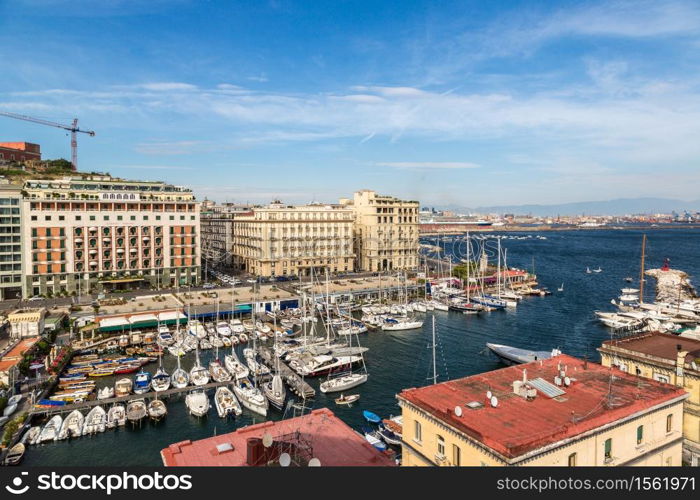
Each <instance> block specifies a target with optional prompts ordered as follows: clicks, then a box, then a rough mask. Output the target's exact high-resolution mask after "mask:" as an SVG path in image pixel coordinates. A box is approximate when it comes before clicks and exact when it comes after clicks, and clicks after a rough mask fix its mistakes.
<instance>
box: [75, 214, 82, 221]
mask: <svg viewBox="0 0 700 500" xmlns="http://www.w3.org/2000/svg"><path fill="white" fill-rule="evenodd" d="M75 220H83V216H82V215H76V216H75Z"/></svg>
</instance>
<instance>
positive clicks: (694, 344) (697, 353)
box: [601, 332, 700, 364]
mask: <svg viewBox="0 0 700 500" xmlns="http://www.w3.org/2000/svg"><path fill="white" fill-rule="evenodd" d="M678 346H680V347H681V350H682V351H688V355H687V356H686V362H690V361H694V360H695V359H697V358H700V340H695V339H690V338H686V337H679V336H678V335H671V334H669V333H661V332H649V333H641V334H638V335H631V336H629V337H625V338H621V339H614V340H606V341H604V342H603V346H602V347H601V349H603V350H605V349H606V348H616V347H617V348H620V349H625V350H627V351H634V352H638V353H640V354H647V355H649V356H656V357H659V358H664V359H667V360H670V361H672V362H673V363H674V364H675V362H676V356H677V355H678Z"/></svg>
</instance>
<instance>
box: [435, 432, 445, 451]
mask: <svg viewBox="0 0 700 500" xmlns="http://www.w3.org/2000/svg"><path fill="white" fill-rule="evenodd" d="M437 452H438V455H440V456H441V457H444V456H445V438H443V437H442V436H441V435H440V434H438V435H437Z"/></svg>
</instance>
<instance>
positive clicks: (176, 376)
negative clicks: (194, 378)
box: [170, 356, 190, 389]
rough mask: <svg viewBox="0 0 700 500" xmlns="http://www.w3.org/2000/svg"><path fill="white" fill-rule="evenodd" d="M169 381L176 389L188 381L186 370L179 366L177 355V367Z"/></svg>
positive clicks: (185, 384)
mask: <svg viewBox="0 0 700 500" xmlns="http://www.w3.org/2000/svg"><path fill="white" fill-rule="evenodd" d="M170 383H171V384H172V386H173V387H175V388H176V389H182V388H183V387H187V384H189V383H190V377H189V375H187V372H186V371H185V370H183V369H182V368H181V367H180V356H177V369H176V370H175V371H174V372H173V374H172V376H171V377H170Z"/></svg>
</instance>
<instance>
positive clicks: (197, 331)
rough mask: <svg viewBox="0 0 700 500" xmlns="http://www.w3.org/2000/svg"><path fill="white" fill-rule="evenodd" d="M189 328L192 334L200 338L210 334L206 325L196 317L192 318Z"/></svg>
mask: <svg viewBox="0 0 700 500" xmlns="http://www.w3.org/2000/svg"><path fill="white" fill-rule="evenodd" d="M188 330H189V332H190V335H193V336H194V337H196V338H198V339H200V340H202V339H205V338H206V337H207V335H208V333H207V330H206V328H204V325H203V324H202V323H200V322H199V321H198V320H196V319H193V320H190V322H189V327H188Z"/></svg>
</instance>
